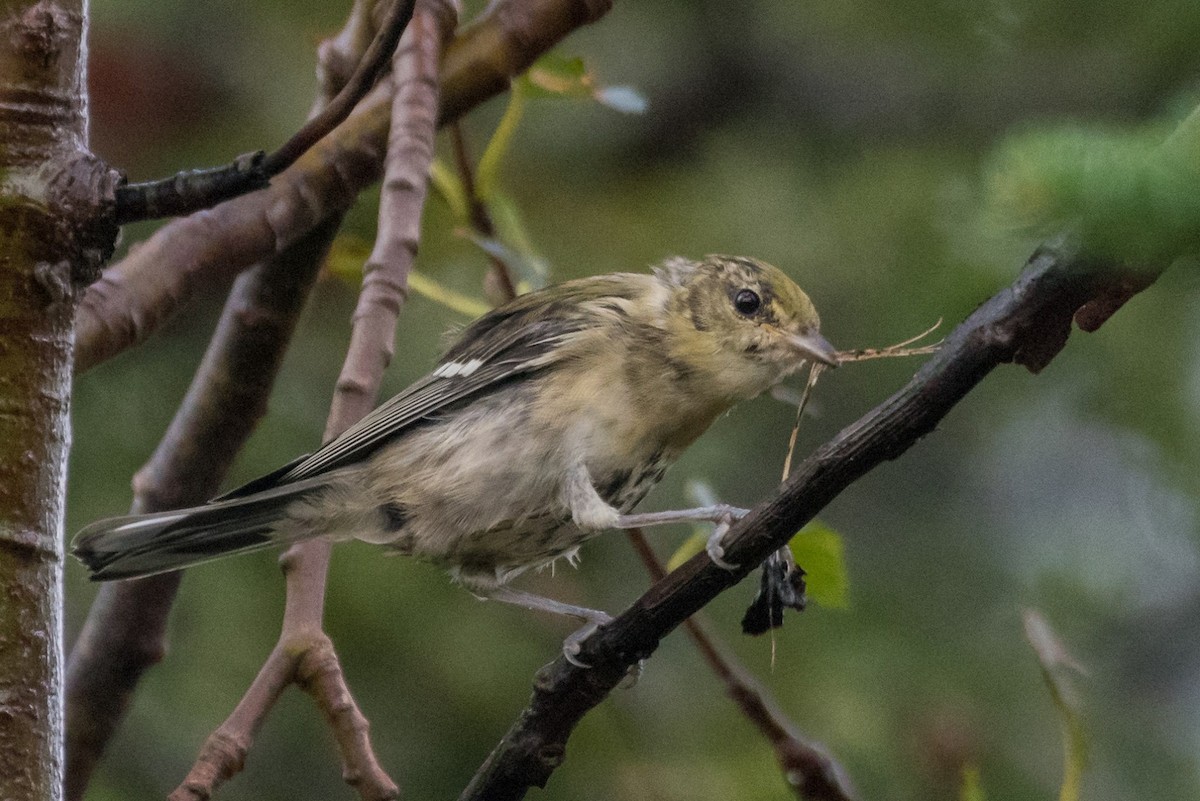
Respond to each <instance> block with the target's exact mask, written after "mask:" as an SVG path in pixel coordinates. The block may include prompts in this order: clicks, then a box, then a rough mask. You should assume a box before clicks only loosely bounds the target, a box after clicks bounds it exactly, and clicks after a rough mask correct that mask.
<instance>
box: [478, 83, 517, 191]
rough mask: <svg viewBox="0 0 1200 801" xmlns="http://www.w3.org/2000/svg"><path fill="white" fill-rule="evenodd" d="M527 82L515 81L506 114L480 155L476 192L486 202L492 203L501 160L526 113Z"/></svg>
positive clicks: (498, 178)
mask: <svg viewBox="0 0 1200 801" xmlns="http://www.w3.org/2000/svg"><path fill="white" fill-rule="evenodd" d="M526 86H527V82H526V81H524V80H519V81H514V82H513V84H512V89H511V90H510V91H509V93H508V106H507V107H506V108H505V109H504V116H502V117H501V118H500V122H499V123H498V124H497V125H496V130H495V132H493V133H492V138H491V139H489V140H488V143H487V147H486V148H484V151H483V155H482V156H480V157H479V167H478V168H477V169H476V172H475V193H476V195H478V196H479V199H480V200H482V201H483V202H485V203H490V202H491V200H492V196H493V195H494V194H495V192H496V186H497V184H498V183H499V180H500V162H501V161H502V160H503V159H504V156H505V154H507V153H508V149H509V146H510V145H512V140H513V137H514V136H515V135H516V132H517V126H518V125H519V124H520V122H521V117H522V116H523V115H524V114H525V94H526V91H527V90H526Z"/></svg>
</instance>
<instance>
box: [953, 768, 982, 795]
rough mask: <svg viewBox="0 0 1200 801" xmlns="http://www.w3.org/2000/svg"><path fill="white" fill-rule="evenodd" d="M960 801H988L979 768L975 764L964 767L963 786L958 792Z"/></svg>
mask: <svg viewBox="0 0 1200 801" xmlns="http://www.w3.org/2000/svg"><path fill="white" fill-rule="evenodd" d="M958 798H959V801H987V797H986V796H985V795H984V793H983V782H982V781H981V780H980V776H979V766H978V765H975V764H973V763H968V764H966V765H963V771H962V785H961V786H960V787H959V791H958Z"/></svg>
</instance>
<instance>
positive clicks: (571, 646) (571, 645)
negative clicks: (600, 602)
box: [562, 612, 612, 668]
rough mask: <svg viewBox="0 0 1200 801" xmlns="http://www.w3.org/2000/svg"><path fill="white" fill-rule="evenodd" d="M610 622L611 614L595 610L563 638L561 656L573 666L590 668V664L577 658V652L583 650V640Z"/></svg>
mask: <svg viewBox="0 0 1200 801" xmlns="http://www.w3.org/2000/svg"><path fill="white" fill-rule="evenodd" d="M611 622H612V616H611V615H606V614H605V613H603V612H597V613H596V614H595V615H594V616H592V617H589V618H587V621H586V622H585V623H584V624H583V625H582V626H580V627H579V628H578V629H576V630H575V631H573V632H571V633H570V634H569V635H568V636H567V638H566V639H565V640H563V649H562V651H563V658H564V659H566V660H567V661H568V662H570V663H571V664H572V665H574V666H575V667H579V668H590V667H591V665H589V664H587V663H586V662H584V661H583V660H581V659H580V658H579V652H580V651H582V650H583V642H584V640H586V639H587V638H588V637H591V636H592V635H593V634H595V633H596V632H597V631H599V629H600V627H601V626H604V625H607V624H609V623H611Z"/></svg>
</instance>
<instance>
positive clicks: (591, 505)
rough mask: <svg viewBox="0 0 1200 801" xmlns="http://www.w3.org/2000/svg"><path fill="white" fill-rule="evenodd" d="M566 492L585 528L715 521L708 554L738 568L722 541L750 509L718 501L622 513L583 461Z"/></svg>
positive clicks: (570, 477)
mask: <svg viewBox="0 0 1200 801" xmlns="http://www.w3.org/2000/svg"><path fill="white" fill-rule="evenodd" d="M563 495H564V499H565V500H566V502H567V505H568V506H569V507H570V509H571V518H572V519H573V520H574V521H575V525H577V526H579V527H580V528H584V529H601V528H641V527H644V526H661V525H665V524H667V523H715V524H716V528H715V529H713V533H712V536H711V537H709V538H708V543H707V545H706V546H705V550H706V551H707V552H708V557H709V558H710V559H712V561H713V564H715V565H716V566H717V567H722V568H724V569H726V570H731V571H732V570H737V569H738V566H737V565H734V564H730V563H729V562H726V561H725V559H724V556H725V549H724V547H723V546H722V544H721V540H722V538H724V536H725V533H726V532H727V531H729V527H730V526H732V525H733V524H734V523H736V522H737V521H739V520H741V519H742V518H743V517H745V516H746V515H747V514H749V510H747V509H740V508H738V507H736V506H729V505H728V504H724V503H718V504H714V505H712V506H698V507H696V508H693V509H675V510H671V511H666V512H640V513H638V514H632V515H629V514H621V513H620V512H619V511H618V510H617V509H615V508H613V507H612V506H611V505H610V504H608V503H607V502H606V501H605V500H604V499H603V498H601V497H600V493H598V492H596V486H595V484H593V483H592V477H591V475H589V474H588V470H587V467H586V466H585V465H582V464H577V465H576V466H575V467H574V469H572V470H571V471H570V473H568V475H567V480H566V482H565V483H564V491H563Z"/></svg>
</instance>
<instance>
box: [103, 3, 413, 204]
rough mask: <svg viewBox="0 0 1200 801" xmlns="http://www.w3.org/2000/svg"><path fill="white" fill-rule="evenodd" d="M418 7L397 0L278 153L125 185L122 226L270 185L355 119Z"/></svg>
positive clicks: (120, 200)
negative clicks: (340, 80)
mask: <svg viewBox="0 0 1200 801" xmlns="http://www.w3.org/2000/svg"><path fill="white" fill-rule="evenodd" d="M413 4H414V0H392V5H391V7H390V8H389V9H388V14H387V17H386V18H385V19H384V21H383V24H382V25H381V26H380V28H379V32H378V33H377V34H376V36H375V40H374V41H373V42H371V45H370V47H368V48H367V52H366V53H364V54H363V57H362V58H361V59H360V60H359V62H358V68H357V69H356V70H355V71H354V74H352V75H351V76H350V78H349V79H348V80H347V81H346V83H345V85H344V86H342V88H341V91H339V92H338V93H337V96H336V97H334V98H333V99H332V100H331V101H330V102H329V103H327V104H325V106H324V108H322V109H321V110H320V111H319V112H318V113H316V114H314V115H312V116H310V117H309V119H308V121H307V122H305V123H304V125H303V126H302V127H301V128H300V130H299V131H296V133H294V134H293V135H292V137H291V138H290V139H288V140H287V141H286V142H284V143H283V144H282V145H280V146H279V149H278V150H276V151H275V152H273V153H271V154H270V155H267V154H265V153H264V152H263V151H261V150H260V151H258V152H257V153H250V154H247V155H243V156H239V157H238V158H237V159H235V160H234V162H233V163H232V164H229V165H226V166H224V167H214V168H212V169H207V170H190V171H187V172H181V173H178V174H176V175H173V176H171V177H169V178H161V179H159V180H156V181H147V182H144V183H136V184H125V185H124V186H119V187H117V191H116V198H115V202H116V221H117V224H118V225H125V224H126V223H131V222H138V221H139V220H155V219H158V218H160V217H174V216H177V215H181V214H191V213H192V212H194V211H199V210H200V209H207V208H210V207H212V206H215V205H216V204H218V203H220V202H221V201H223V200H229V199H231V198H235V197H237V196H238V195H244V194H246V193H247V192H253V191H254V190H256V189H262V188H263V187H265V186H266V185H267V182H268V181H270V180H271V179H272V178H274V177H275V176H276V175H278V174H279V173H281V172H283V171H284V170H286V169H287V168H288V167H290V166H292V165H293V164H295V163H296V160H297V159H298V158H300V156H302V155H303V154H304V153H305V152H306V151H307V150H309V149H310V148H311V147H312V146H313V145H315V144H316V143H317V142H318V141H320V140H321V139H322V138H323V137H324V136H325V135H326V134H328V133H329V132H330V131H332V130H333V129H334V128H336V127H337V126H338V125H340V124H341V123H342V122H343V121H345V119H346V118H347V117H349V116H350V112H351V111H353V110H354V107H355V106H356V105H358V102H359V101H360V100H362V99H363V98H364V97H365V96H366V94H367V92H368V91H370V89H371V87H372V86H374V85H375V82H376V81H377V80H379V76H380V75H381V74H382V73H383V69H384V67H385V66H386V65H387V62H388V59H389V58H390V57H391V55H392V53H393V52H394V51H395V49H396V44H397V43H398V42H399V41H400V36H401V35H402V34H403V33H404V29H405V27H406V26H407V25H408V21H409V20H410V19H411V18H412V14H413Z"/></svg>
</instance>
